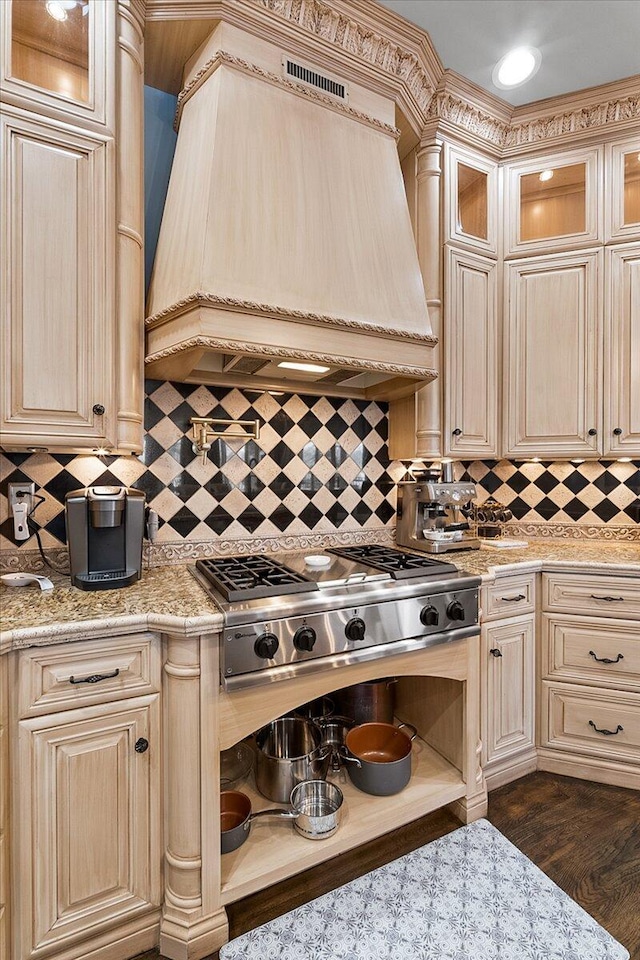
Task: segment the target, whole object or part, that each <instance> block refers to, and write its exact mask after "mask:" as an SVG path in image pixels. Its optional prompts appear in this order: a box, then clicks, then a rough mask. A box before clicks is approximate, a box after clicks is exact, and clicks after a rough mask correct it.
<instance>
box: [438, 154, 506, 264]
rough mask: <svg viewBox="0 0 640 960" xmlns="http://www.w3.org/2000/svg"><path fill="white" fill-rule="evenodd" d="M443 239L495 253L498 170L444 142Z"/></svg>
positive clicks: (483, 159) (476, 156) (492, 164)
mask: <svg viewBox="0 0 640 960" xmlns="http://www.w3.org/2000/svg"><path fill="white" fill-rule="evenodd" d="M445 171H446V183H447V190H446V216H445V224H446V240H447V242H449V243H453V244H455V245H456V246H462V247H467V248H470V249H472V250H475V251H478V252H479V251H482V252H483V253H487V254H489V255H491V254H493V255H496V254H497V250H498V238H497V224H498V172H497V164H495V163H493V162H492V161H491V160H489V159H487V158H485V157H482V156H480V155H479V154H476V153H472V152H471V151H468V150H463V149H462V148H461V147H457V146H453V145H451V144H446V145H445Z"/></svg>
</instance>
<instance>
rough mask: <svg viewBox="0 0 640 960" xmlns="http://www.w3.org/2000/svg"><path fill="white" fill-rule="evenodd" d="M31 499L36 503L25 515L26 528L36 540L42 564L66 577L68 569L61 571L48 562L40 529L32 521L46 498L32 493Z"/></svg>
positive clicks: (34, 521) (68, 572) (60, 568)
mask: <svg viewBox="0 0 640 960" xmlns="http://www.w3.org/2000/svg"><path fill="white" fill-rule="evenodd" d="M18 496H20V494H18ZM23 496H24V494H23ZM33 498H34V500H35V501H36V502H35V503H34V504H33V506H32V507H31V510H30V511H29V513H28V514H27V527H28V528H29V530H31V533H32V534H34V536H35V538H36V541H37V543H38V550H39V551H40V556H41V557H42V559H43V561H44V563H45V564H46V565H47V566H48V567H49V569H50V570H53V571H54V572H55V573H62V574H64V576H66V577H68V576H69V574H70V573H71V571H70V570H69V569H68V568H67V569H66V570H63V569H62V567H58V566H57V565H56V564H55V563H52V562H51V560H49V558H48V557H47V556H46V555H45V552H44V550H43V548H42V540H41V539H40V530H41V527H40V525H39V524H38V523H37V522H36V520H35V519H32V517H33V514H34V513H35V511H36V510H37V508H38V507H39V506H40V504H41V503H44V502H45V500H46V497H41V496H40V494H39V493H34V494H33Z"/></svg>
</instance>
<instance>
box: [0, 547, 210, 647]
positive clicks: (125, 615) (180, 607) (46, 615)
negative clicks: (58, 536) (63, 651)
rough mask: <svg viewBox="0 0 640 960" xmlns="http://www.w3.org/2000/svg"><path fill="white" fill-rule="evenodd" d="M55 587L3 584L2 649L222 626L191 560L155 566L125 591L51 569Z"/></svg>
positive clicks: (185, 632) (186, 632)
mask: <svg viewBox="0 0 640 960" xmlns="http://www.w3.org/2000/svg"><path fill="white" fill-rule="evenodd" d="M50 579H51V581H52V582H53V584H54V588H53V590H52V591H41V590H40V588H39V587H38V586H36V585H35V584H34V585H31V586H28V587H7V586H5V584H0V625H1V629H0V653H6V652H7V651H8V650H9V649H12V648H17V647H25V646H30V645H37V644H38V643H41V644H45V643H52V642H56V641H58V640H80V639H85V638H88V637H91V636H96V635H103V636H106V635H112V634H114V633H121V632H122V631H123V630H127V629H149V630H158V631H164V632H174V633H179V634H181V635H184V636H194V635H197V634H200V633H206V632H210V631H216V630H219V629H220V628H221V626H222V614H221V612H220V610H219V609H218V607H217V606H216V605H215V603H213V601H212V600H209V598H208V597H207V595H206V593H205V592H204V590H203V589H202V588H201V587H200V585H199V584H198V583H197V582H196V580H195V579H194V578H193V576H192V575H191V574H190V573H189V569H188V567H187V565H186V564H176V565H174V566H166V567H153V568H152V569H150V570H144V571H143V573H142V578H141V579H140V580H139V581H138V582H137V583H134V584H132V585H131V586H130V587H124V588H123V589H121V590H79V589H78V588H77V587H72V586H71V583H70V581H69V577H65V576H62V575H61V574H57V573H51V574H50Z"/></svg>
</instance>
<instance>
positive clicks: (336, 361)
mask: <svg viewBox="0 0 640 960" xmlns="http://www.w3.org/2000/svg"><path fill="white" fill-rule="evenodd" d="M198 347H204V348H205V349H206V350H216V351H217V352H218V353H221V352H224V353H242V354H245V355H247V356H259V357H269V358H271V357H274V358H275V357H277V358H279V359H281V360H297V359H300V357H301V356H303V357H304V359H305V360H313V361H317V362H318V363H328V364H330V365H333V366H336V365H337V366H339V367H348V368H352V369H354V370H374V371H377V372H380V373H395V374H398V375H399V376H406V377H415V378H417V379H418V380H435V378H436V377H437V376H438V373H437V370H432V369H431V368H430V367H414V366H410V365H409V364H401V363H385V362H384V361H382V360H361V359H359V358H358V357H341V356H338V355H336V354H333V353H316V352H315V351H310V350H304V351H302V350H292V349H291V348H289V347H271V346H263V345H262V344H259V343H247V342H246V341H243V340H227V339H219V338H217V337H204V336H199V337H190V338H189V339H188V340H183V341H182V342H181V343H177V344H174V345H173V346H171V347H167V348H166V349H164V350H158V351H156V353H150V354H148V356H147V357H146V358H145V363H147V364H149V363H155V362H156V361H158V360H166V359H167V357H173V356H175V355H176V354H177V353H184V351H186V350H193V349H196V348H198Z"/></svg>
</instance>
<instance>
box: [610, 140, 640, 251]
mask: <svg viewBox="0 0 640 960" xmlns="http://www.w3.org/2000/svg"><path fill="white" fill-rule="evenodd" d="M605 162H606V167H605V184H606V192H605V203H606V214H607V241H609V240H616V241H617V240H638V239H640V137H635V138H634V139H632V140H624V141H622V142H618V143H610V144H608V145H607V153H606V161H605Z"/></svg>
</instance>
